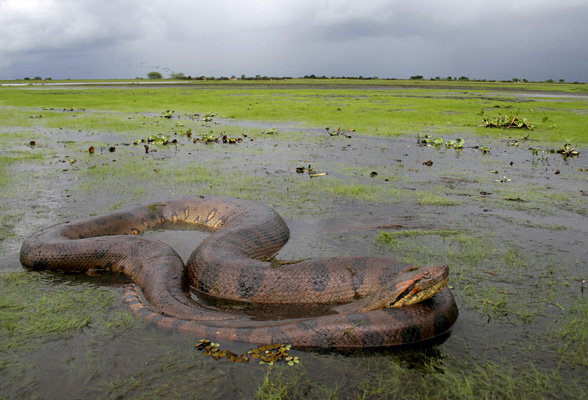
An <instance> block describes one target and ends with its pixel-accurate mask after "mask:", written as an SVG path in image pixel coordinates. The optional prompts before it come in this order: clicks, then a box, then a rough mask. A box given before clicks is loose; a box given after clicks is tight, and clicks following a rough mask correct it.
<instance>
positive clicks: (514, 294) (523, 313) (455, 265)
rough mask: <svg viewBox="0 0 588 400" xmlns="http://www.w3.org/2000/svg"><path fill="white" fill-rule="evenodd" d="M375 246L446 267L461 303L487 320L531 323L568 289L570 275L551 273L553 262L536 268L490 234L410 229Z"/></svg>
mask: <svg viewBox="0 0 588 400" xmlns="http://www.w3.org/2000/svg"><path fill="white" fill-rule="evenodd" d="M375 241H376V243H377V244H378V245H379V246H381V247H382V248H383V249H387V250H384V251H390V252H391V253H392V256H393V257H394V258H397V259H402V260H405V261H407V262H411V263H414V264H417V265H427V264H441V263H442V264H447V265H448V266H449V267H450V274H451V280H450V286H452V287H454V288H456V290H457V293H458V297H459V299H460V304H462V305H463V306H464V307H466V308H468V309H470V310H472V311H474V312H477V313H479V314H480V315H481V316H483V317H486V318H491V319H494V318H498V319H500V320H505V321H518V322H522V323H529V322H531V321H532V320H534V319H536V318H540V317H542V316H545V315H549V311H548V309H549V308H550V307H551V304H552V303H554V302H557V301H558V300H557V297H558V295H559V291H560V290H562V288H563V287H564V286H565V284H566V280H565V275H561V274H560V275H555V274H553V273H550V271H551V265H552V264H551V262H550V260H544V261H543V263H542V264H541V265H537V264H533V263H532V262H531V260H530V259H529V257H528V256H527V255H526V254H525V252H524V251H523V250H522V249H521V248H519V247H517V246H516V245H515V244H504V243H500V244H499V243H497V241H496V238H494V237H493V236H491V235H485V236H473V235H470V234H466V233H464V232H459V233H455V232H453V231H441V232H436V231H412V230H408V231H405V232H404V231H393V232H381V233H380V235H378V236H377V237H376V238H375ZM529 275H531V276H529ZM521 286H524V287H525V290H521V289H520V287H521Z"/></svg>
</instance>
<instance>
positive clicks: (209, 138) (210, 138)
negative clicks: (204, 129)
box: [194, 131, 243, 144]
mask: <svg viewBox="0 0 588 400" xmlns="http://www.w3.org/2000/svg"><path fill="white" fill-rule="evenodd" d="M221 141H222V142H223V143H228V144H237V143H241V142H242V141H243V138H235V137H232V136H227V135H223V134H220V135H216V134H215V133H214V131H210V132H208V133H207V134H205V135H202V137H201V138H200V139H194V143H197V142H203V143H218V142H221Z"/></svg>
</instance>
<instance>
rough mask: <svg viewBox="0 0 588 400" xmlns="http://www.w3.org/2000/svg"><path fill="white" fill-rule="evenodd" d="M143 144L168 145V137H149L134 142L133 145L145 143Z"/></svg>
mask: <svg viewBox="0 0 588 400" xmlns="http://www.w3.org/2000/svg"><path fill="white" fill-rule="evenodd" d="M145 142H147V143H153V144H163V145H166V144H168V143H169V136H164V135H161V134H160V135H150V136H149V137H146V138H142V139H139V140H135V141H134V142H133V144H139V143H145Z"/></svg>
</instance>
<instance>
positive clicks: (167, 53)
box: [0, 0, 588, 81]
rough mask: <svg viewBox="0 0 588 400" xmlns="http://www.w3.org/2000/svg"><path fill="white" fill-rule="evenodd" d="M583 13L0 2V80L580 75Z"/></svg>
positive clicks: (327, 2)
mask: <svg viewBox="0 0 588 400" xmlns="http://www.w3.org/2000/svg"><path fill="white" fill-rule="evenodd" d="M268 3H269V4H268ZM587 17H588V3H586V1H582V0H568V1H565V2H561V1H554V0H534V1H531V0H519V1H506V0H483V1H461V0H460V1H456V0H451V1H445V2H439V1H433V0H420V1H419V0H415V1H412V2H406V1H394V0H392V1H391V0H365V1H362V2H358V1H349V0H282V1H276V2H267V1H262V0H257V1H249V2H242V1H234V0H217V1H214V2H211V1H208V0H207V1H187V0H186V1H182V0H178V1H161V0H154V1H149V2H143V1H139V0H125V1H118V2H112V3H108V2H104V1H96V0H89V1H88V0H77V1H74V0H54V1H52V2H47V1H42V0H0V79H2V78H3V79H9V78H22V77H24V76H33V75H41V76H49V75H52V76H53V77H54V78H67V77H70V78H102V77H105V78H108V77H109V78H114V77H121V78H125V77H135V76H145V75H146V73H147V72H149V71H151V70H158V71H160V72H162V73H164V75H168V74H169V72H171V71H176V72H184V73H186V74H187V75H207V76H209V75H215V76H221V75H225V76H231V75H237V76H239V75H241V74H246V75H256V74H261V75H271V76H276V75H277V76H302V75H306V74H312V73H314V74H319V75H327V76H331V75H346V76H359V75H363V76H379V77H399V78H402V77H408V76H410V75H414V74H420V75H425V76H427V77H434V76H442V77H445V76H448V75H452V76H461V75H466V76H469V77H472V78H488V79H510V78H514V77H519V78H528V79H532V80H543V79H549V78H553V79H559V78H563V79H566V80H571V81H573V80H581V81H588V71H586V68H585V65H587V64H588V52H586V51H585V50H584V47H585V43H586V40H587V39H588V33H587V32H588V30H587V29H585V27H584V26H585V22H584V21H585V20H586V18H587Z"/></svg>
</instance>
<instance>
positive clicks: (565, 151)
mask: <svg viewBox="0 0 588 400" xmlns="http://www.w3.org/2000/svg"><path fill="white" fill-rule="evenodd" d="M555 152H556V153H558V154H561V155H562V156H563V158H568V157H571V158H575V157H578V156H579V155H580V152H579V151H577V150H576V148H575V147H572V145H571V143H570V142H568V141H566V142H565V143H564V145H563V146H561V149H557V150H556V151H555Z"/></svg>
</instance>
